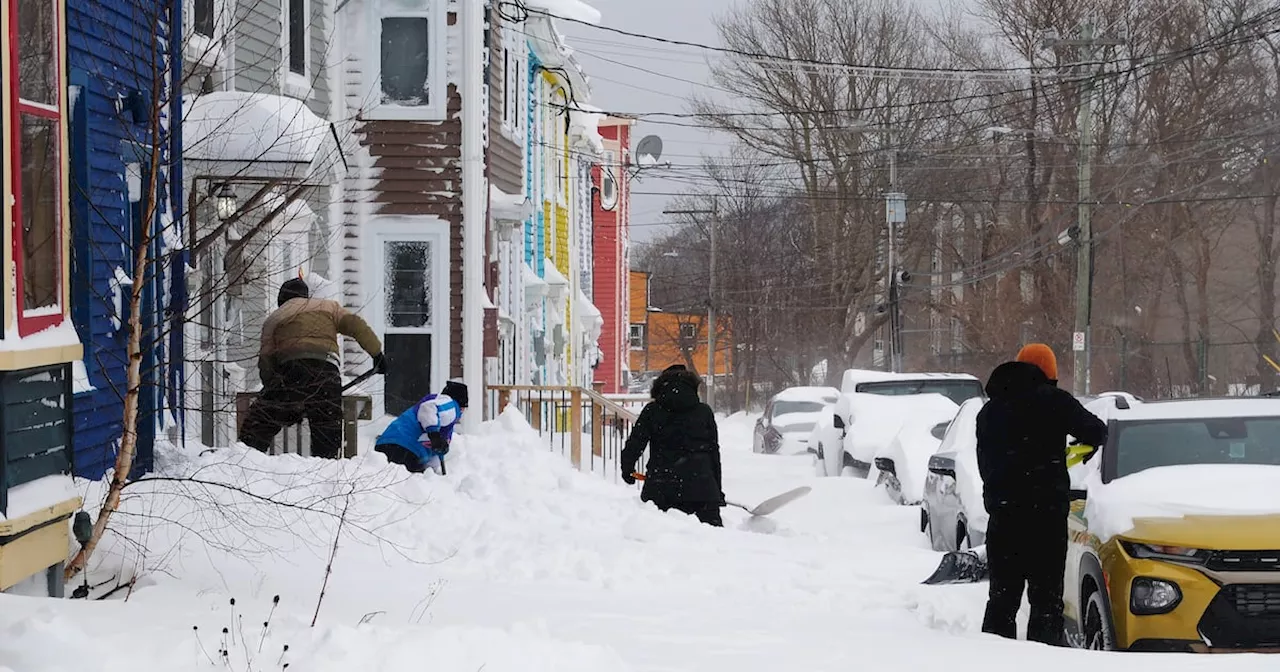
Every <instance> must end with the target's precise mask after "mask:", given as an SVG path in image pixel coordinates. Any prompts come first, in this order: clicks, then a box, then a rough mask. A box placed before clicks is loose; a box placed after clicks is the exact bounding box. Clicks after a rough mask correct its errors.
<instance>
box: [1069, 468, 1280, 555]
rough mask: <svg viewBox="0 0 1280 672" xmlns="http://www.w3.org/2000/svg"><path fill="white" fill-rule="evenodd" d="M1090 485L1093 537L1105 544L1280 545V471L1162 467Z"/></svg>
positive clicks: (1096, 479) (1088, 508)
mask: <svg viewBox="0 0 1280 672" xmlns="http://www.w3.org/2000/svg"><path fill="white" fill-rule="evenodd" d="M1085 485H1086V489H1087V491H1088V500H1087V502H1086V504H1085V511H1084V513H1085V517H1086V518H1087V519H1088V521H1089V531H1090V532H1091V533H1092V534H1093V535H1094V536H1096V537H1098V538H1099V539H1100V540H1102V541H1106V540H1108V539H1110V538H1111V537H1114V536H1124V537H1125V538H1130V537H1133V536H1134V535H1140V536H1141V537H1142V538H1143V540H1147V541H1160V542H1163V543H1167V544H1170V545H1182V544H1186V545H1194V544H1192V543H1191V542H1193V541H1194V542H1209V541H1213V542H1215V544H1229V545H1225V546H1220V547H1222V548H1235V549H1241V550H1249V549H1252V548H1255V547H1257V546H1258V544H1262V545H1263V546H1269V548H1265V549H1262V550H1272V549H1274V548H1275V547H1276V546H1280V541H1277V540H1280V522H1278V521H1280V487H1277V486H1280V466H1268V465H1244V464H1214V465H1188V466H1177V467H1157V468H1154V469H1147V470H1145V471H1140V472H1138V473H1136V474H1133V475H1130V476H1126V477H1124V478H1118V479H1115V480H1114V481H1112V482H1110V483H1107V484H1105V485H1104V484H1103V483H1102V482H1101V479H1100V478H1099V477H1098V474H1097V472H1094V473H1093V474H1091V475H1090V476H1089V477H1088V479H1087V481H1086V483H1085ZM1215 528H1217V529H1215ZM1165 537H1167V538H1165ZM1250 539H1252V540H1254V541H1249V540H1250ZM1267 540H1269V541H1267ZM1209 547H1210V548H1211V547H1212V546H1209Z"/></svg>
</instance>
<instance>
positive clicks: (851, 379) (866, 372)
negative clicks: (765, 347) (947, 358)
mask: <svg viewBox="0 0 1280 672" xmlns="http://www.w3.org/2000/svg"><path fill="white" fill-rule="evenodd" d="M906 380H978V379H977V378H976V377H974V376H971V375H969V374H967V373H924V372H921V373H890V372H888V371H874V370H871V369H848V370H846V371H845V372H844V377H843V378H842V379H841V381H840V389H841V390H842V391H844V392H852V391H853V387H855V386H857V385H859V384H860V383H892V382H895V381H906Z"/></svg>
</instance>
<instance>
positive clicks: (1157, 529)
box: [1063, 398, 1280, 653]
mask: <svg viewBox="0 0 1280 672" xmlns="http://www.w3.org/2000/svg"><path fill="white" fill-rule="evenodd" d="M1091 410H1094V409H1092V408H1091ZM1105 411H1106V412H1104V413H1099V415H1105V416H1107V417H1104V418H1103V419H1104V420H1106V421H1107V424H1108V426H1109V428H1110V433H1109V434H1110V435H1109V438H1108V440H1107V445H1106V446H1103V447H1102V448H1101V449H1100V450H1099V452H1098V453H1097V455H1095V456H1094V457H1093V458H1092V459H1091V460H1090V461H1089V462H1088V463H1086V464H1084V465H1080V466H1079V467H1074V468H1073V469H1072V483H1073V487H1076V488H1079V489H1078V490H1075V491H1073V499H1074V500H1075V501H1073V503H1072V509H1071V514H1070V516H1069V517H1068V528H1069V531H1070V542H1069V545H1068V554H1067V569H1066V573H1065V576H1064V579H1065V581H1064V586H1065V589H1064V595H1063V598H1064V600H1063V601H1064V612H1065V615H1066V625H1067V631H1068V633H1067V634H1068V637H1069V639H1070V641H1071V642H1072V643H1073V644H1074V645H1076V646H1080V647H1084V648H1091V649H1120V650H1130V651H1190V652H1219V651H1267V652H1278V653H1280V399H1261V398H1249V399H1246V398H1236V399H1195V400H1176V401H1163V402H1145V403H1138V404H1132V405H1131V404H1129V403H1127V402H1126V401H1124V400H1118V401H1115V402H1114V403H1113V405H1112V406H1111V407H1109V408H1107V409H1105ZM1095 412H1097V411H1096V410H1095Z"/></svg>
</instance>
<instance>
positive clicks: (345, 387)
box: [342, 369, 374, 394]
mask: <svg viewBox="0 0 1280 672" xmlns="http://www.w3.org/2000/svg"><path fill="white" fill-rule="evenodd" d="M373 373H374V371H373V369H369V370H368V371H365V372H364V373H362V374H360V375H358V376H356V377H355V378H353V379H352V380H351V382H349V383H347V384H346V385H343V386H342V392H343V394H346V392H347V390H349V389H351V388H353V387H355V386H356V385H359V384H360V383H363V382H364V381H366V380H369V379H370V378H372V377H373Z"/></svg>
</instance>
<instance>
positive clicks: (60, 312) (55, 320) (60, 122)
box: [0, 0, 70, 337]
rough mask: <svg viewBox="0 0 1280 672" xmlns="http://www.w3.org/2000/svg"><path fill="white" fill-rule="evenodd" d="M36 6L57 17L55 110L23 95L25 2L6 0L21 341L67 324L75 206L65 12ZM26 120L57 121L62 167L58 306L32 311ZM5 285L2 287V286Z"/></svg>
mask: <svg viewBox="0 0 1280 672" xmlns="http://www.w3.org/2000/svg"><path fill="white" fill-rule="evenodd" d="M29 1H32V2H46V3H49V5H51V6H52V7H53V14H54V26H55V30H54V34H53V35H52V36H51V38H52V46H53V53H54V56H55V59H56V60H57V63H56V67H55V69H54V76H55V78H56V79H55V86H54V90H55V91H56V93H57V101H56V102H55V103H54V104H53V105H49V104H46V103H37V102H32V101H25V100H24V99H23V98H22V97H21V96H20V92H21V82H20V81H19V71H18V43H19V36H18V6H19V4H20V3H21V2H23V0H6V4H7V5H8V14H9V32H10V34H9V38H10V39H9V46H8V50H7V52H8V53H7V55H6V61H7V63H6V64H7V66H8V72H7V73H5V74H6V80H7V81H6V82H5V86H7V87H8V89H9V97H10V100H11V105H10V110H9V114H10V116H9V119H8V126H9V127H10V128H11V129H13V135H12V137H11V139H10V147H9V155H10V156H9V158H10V160H11V166H12V170H10V171H9V174H8V175H6V176H5V179H7V180H8V181H9V186H10V189H11V190H12V192H11V193H12V198H13V203H12V207H11V209H10V213H11V215H12V217H13V221H12V222H11V223H10V236H11V238H12V253H13V264H14V288H13V295H14V299H15V303H14V310H15V312H16V317H17V320H16V321H17V326H18V335H19V336H20V337H23V336H29V335H31V334H35V333H38V332H41V331H44V330H45V329H48V328H50V327H56V326H58V325H60V324H62V323H63V321H64V320H65V319H66V313H67V310H68V306H67V296H66V294H67V292H66V288H67V277H66V272H65V271H66V270H67V256H68V254H67V249H66V248H67V243H68V240H69V239H68V236H67V233H68V226H67V222H68V217H69V216H70V212H69V209H70V206H69V203H68V199H67V195H68V187H69V184H68V182H69V178H70V175H69V168H68V163H67V156H68V152H69V150H70V148H69V147H68V145H69V142H68V138H67V112H66V107H67V73H66V69H65V63H66V57H65V55H64V54H65V52H64V51H63V47H64V45H63V41H64V40H63V35H64V34H65V31H64V30H63V29H62V26H63V20H64V11H65V7H64V6H63V4H62V3H61V2H59V1H57V0H29ZM24 115H28V116H35V117H39V118H42V119H47V120H52V121H53V122H54V125H55V128H56V138H57V150H56V151H57V163H58V170H57V173H56V178H55V183H56V187H57V197H56V204H57V214H56V217H55V222H54V237H55V240H54V249H55V251H56V258H57V270H56V271H55V278H56V285H57V286H56V289H55V296H56V303H55V305H54V306H42V307H40V308H35V309H31V310H28V309H27V308H26V307H25V306H24V305H23V304H24V301H25V298H24V293H25V289H26V284H25V278H24V275H25V272H26V269H25V266H26V263H25V260H24V258H23V257H24V254H23V253H24V251H25V249H26V236H25V235H24V233H23V230H22V214H23V209H22V208H23V202H22V117H23V116H24ZM0 286H3V285H0ZM52 308H56V310H51V309H52ZM32 311H35V312H36V314H34V315H29V314H28V313H29V312H32Z"/></svg>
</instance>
